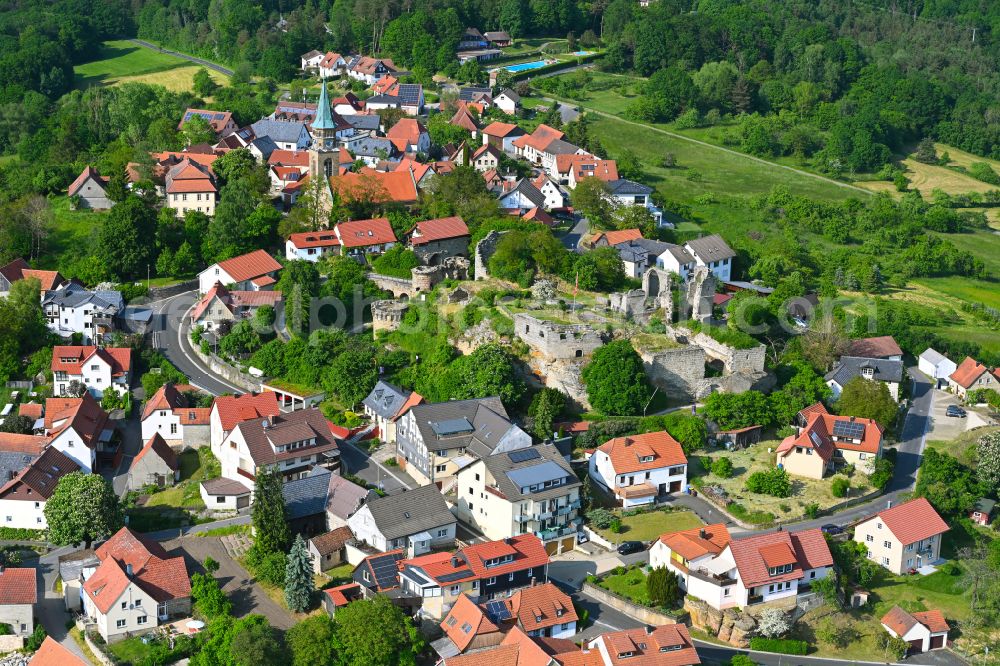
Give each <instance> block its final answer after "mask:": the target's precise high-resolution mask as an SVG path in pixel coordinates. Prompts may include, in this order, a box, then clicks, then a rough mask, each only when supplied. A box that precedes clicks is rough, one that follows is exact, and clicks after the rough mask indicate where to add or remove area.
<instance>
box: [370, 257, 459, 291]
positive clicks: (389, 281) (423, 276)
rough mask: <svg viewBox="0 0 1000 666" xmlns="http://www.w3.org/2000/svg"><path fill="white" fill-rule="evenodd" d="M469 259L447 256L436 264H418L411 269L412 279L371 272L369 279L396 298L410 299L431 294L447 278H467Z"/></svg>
mask: <svg viewBox="0 0 1000 666" xmlns="http://www.w3.org/2000/svg"><path fill="white" fill-rule="evenodd" d="M468 278H469V260H468V259H466V258H465V257H446V258H445V260H444V261H443V262H441V263H440V264H437V265H435V266H417V267H416V268H411V269H410V279H409V280H407V279H406V278H398V277H394V276H392V275H381V274H379V273H369V274H368V279H369V280H371V281H372V282H374V283H375V284H376V285H378V287H379V289H384V290H386V291H390V292H392V295H393V297H394V298H404V299H410V298H415V297H416V296H417V294H429V293H430V292H431V291H433V289H434V287H435V286H437V285H438V284H439V283H441V282H444V281H445V280H467V279H468Z"/></svg>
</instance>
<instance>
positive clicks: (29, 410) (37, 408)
mask: <svg viewBox="0 0 1000 666" xmlns="http://www.w3.org/2000/svg"><path fill="white" fill-rule="evenodd" d="M17 414H18V416H27V417H28V418H29V419H34V420H36V421H37V420H38V419H40V418H42V404H41V403H39V402H22V403H21V404H20V405H18V406H17Z"/></svg>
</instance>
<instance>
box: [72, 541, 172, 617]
mask: <svg viewBox="0 0 1000 666" xmlns="http://www.w3.org/2000/svg"><path fill="white" fill-rule="evenodd" d="M95 554H96V555H97V558H98V559H99V560H101V564H100V565H99V566H98V567H97V570H96V571H94V573H93V574H92V575H91V577H90V578H89V579H87V582H85V583H84V584H83V589H84V591H85V592H86V593H87V595H88V596H89V597H90V599H91V600H92V601H93V602H94V605H95V606H97V607H98V609H100V611H101V612H102V613H107V612H108V610H110V608H111V606H113V605H114V604H115V602H117V601H118V599H119V598H120V597H121V595H122V593H123V592H124V591H125V590H126V588H128V585H129V583H130V582H135V584H136V585H138V586H139V587H140V588H142V590H143V591H145V592H146V593H147V594H149V595H150V596H151V597H153V599H155V600H156V601H158V602H163V601H167V600H169V599H182V598H186V597H190V596H191V581H190V579H189V578H188V572H187V567H186V566H185V564H184V558H183V557H180V556H177V557H169V556H168V555H167V552H166V551H165V550H163V547H162V546H161V545H160V544H158V543H156V542H155V541H152V540H151V539H148V538H147V537H144V536H142V535H139V534H136V533H135V532H132V531H131V530H130V529H129V528H127V527H123V528H121V529H120V530H118V532H117V533H116V534H115V535H114V536H112V537H111V538H110V539H108V540H107V541H106V542H105V543H104V545H102V546H101V547H100V548H98V549H97V551H96V553H95ZM129 566H131V567H132V577H131V579H130V578H129V576H128V574H127V573H126V568H127V567H129Z"/></svg>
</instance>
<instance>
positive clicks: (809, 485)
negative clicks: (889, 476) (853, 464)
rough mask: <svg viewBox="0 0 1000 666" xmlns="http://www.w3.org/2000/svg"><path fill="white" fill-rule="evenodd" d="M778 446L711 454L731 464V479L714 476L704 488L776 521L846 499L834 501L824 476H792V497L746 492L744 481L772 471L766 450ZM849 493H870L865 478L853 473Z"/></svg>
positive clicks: (774, 443)
mask: <svg viewBox="0 0 1000 666" xmlns="http://www.w3.org/2000/svg"><path fill="white" fill-rule="evenodd" d="M778 444H779V442H777V441H769V442H760V443H758V444H754V445H753V446H751V447H748V448H746V449H741V450H739V451H727V452H725V453H722V452H712V453H711V454H710V456H709V457H711V458H713V459H715V458H719V457H725V458H729V459H730V460H731V461H732V463H733V476H732V477H730V478H728V479H722V478H720V477H718V476H715V475H714V474H709V475H708V476H706V477H704V479H703V483H704V484H705V485H712V486H721V487H722V488H724V489H725V491H726V493H727V494H728V495H729V497H731V498H732V499H734V500H735V501H737V502H739V503H740V504H742V505H744V506H745V507H747V508H748V509H752V510H760V511H767V512H769V513H772V514H774V515H775V516H777V517H778V518H779V519H780V518H785V517H797V516H801V515H803V513H804V510H805V507H806V505H807V504H812V503H813V502H815V503H817V504H819V506H820V508H821V509H825V508H827V507H831V506H834V505H836V504H840V503H841V502H844V501H845V500H846V499H847V498H844V497H834V496H833V493H832V492H830V485H831V481H832V478H833V477H831V476H827V477H826V478H824V479H807V478H804V477H800V476H794V475H792V476H791V479H792V495H791V497H784V498H782V497H771V496H770V495H761V494H758V493H752V492H750V491H748V490H746V488H745V486H746V480H747V477H749V476H750V475H751V474H753V473H754V472H759V471H765V470H770V469H773V468H774V458H775V454H774V453H768V449H771V450H774V449H776V448H777V446H778ZM850 482H851V491H850V497H858V496H860V495H863V494H864V493H867V492H870V491H871V487H870V486H869V485H868V478H867V477H866V476H865V475H863V474H860V473H855V474H854V475H853V476H852V477H850Z"/></svg>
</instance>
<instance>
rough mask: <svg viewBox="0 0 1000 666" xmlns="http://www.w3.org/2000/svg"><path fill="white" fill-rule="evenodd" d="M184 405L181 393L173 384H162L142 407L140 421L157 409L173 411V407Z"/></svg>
mask: <svg viewBox="0 0 1000 666" xmlns="http://www.w3.org/2000/svg"><path fill="white" fill-rule="evenodd" d="M183 405H184V397H183V396H182V395H181V393H180V391H179V390H178V389H177V386H176V385H174V384H170V383H167V384H164V385H163V386H161V387H160V388H159V389H157V391H156V393H154V394H153V397H152V398H150V399H149V400H147V401H146V404H145V405H144V406H143V408H142V418H141V419H140V420H141V421H145V420H146V419H148V418H149V417H150V416H152V414H153V412H157V411H163V410H167V411H173V410H174V408H175V407H182V406H183Z"/></svg>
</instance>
